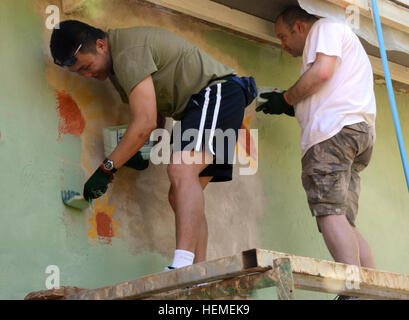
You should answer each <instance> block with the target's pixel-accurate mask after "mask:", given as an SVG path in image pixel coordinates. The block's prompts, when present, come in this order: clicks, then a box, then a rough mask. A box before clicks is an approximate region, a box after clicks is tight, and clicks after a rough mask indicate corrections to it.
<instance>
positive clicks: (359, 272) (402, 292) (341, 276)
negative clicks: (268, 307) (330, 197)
mask: <svg viewBox="0 0 409 320" xmlns="http://www.w3.org/2000/svg"><path fill="white" fill-rule="evenodd" d="M253 253H254V254H255V255H256V256H257V266H259V267H263V266H269V265H271V264H272V263H273V261H274V259H277V258H280V257H287V258H289V259H290V260H291V268H292V272H293V277H294V285H295V288H297V289H303V290H313V291H320V292H327V293H336V294H345V295H353V296H358V297H367V298H375V299H376V298H378V299H379V298H380V299H409V276H406V275H403V274H397V273H389V272H384V271H379V270H374V269H369V268H357V267H355V266H350V265H347V264H343V263H336V262H331V261H325V260H319V259H314V258H307V257H299V256H294V255H290V254H285V253H280V252H275V251H269V250H263V249H254V251H253ZM247 254H248V255H251V254H250V252H248V253H247Z"/></svg>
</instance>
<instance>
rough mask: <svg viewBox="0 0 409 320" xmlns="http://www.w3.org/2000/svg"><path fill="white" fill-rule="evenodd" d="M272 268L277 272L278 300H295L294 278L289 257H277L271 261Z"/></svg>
mask: <svg viewBox="0 0 409 320" xmlns="http://www.w3.org/2000/svg"><path fill="white" fill-rule="evenodd" d="M273 263H274V266H273V269H274V270H275V271H276V272H277V275H278V283H277V296H278V300H295V292H294V279H293V272H292V269H291V261H290V259H289V258H278V259H275V260H274V261H273Z"/></svg>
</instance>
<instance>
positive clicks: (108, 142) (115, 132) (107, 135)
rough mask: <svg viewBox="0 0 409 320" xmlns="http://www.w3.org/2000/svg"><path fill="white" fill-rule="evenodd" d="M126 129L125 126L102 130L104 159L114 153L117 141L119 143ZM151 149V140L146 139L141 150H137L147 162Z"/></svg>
mask: <svg viewBox="0 0 409 320" xmlns="http://www.w3.org/2000/svg"><path fill="white" fill-rule="evenodd" d="M127 129H128V126H127V125H122V126H114V127H105V128H104V129H103V133H104V154H105V157H108V156H109V155H110V154H111V153H112V151H114V149H115V148H116V146H117V145H118V143H119V141H121V139H122V137H123V136H124V134H125V132H126V130H127ZM152 147H153V141H152V140H151V139H148V140H147V141H146V142H145V145H144V146H143V147H142V148H141V149H139V151H141V154H142V158H143V159H144V160H148V159H149V158H150V153H151V149H152Z"/></svg>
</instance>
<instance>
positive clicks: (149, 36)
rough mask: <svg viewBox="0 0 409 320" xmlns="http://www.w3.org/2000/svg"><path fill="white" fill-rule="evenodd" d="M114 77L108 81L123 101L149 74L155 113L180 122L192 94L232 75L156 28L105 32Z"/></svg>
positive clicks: (172, 36) (195, 48)
mask: <svg viewBox="0 0 409 320" xmlns="http://www.w3.org/2000/svg"><path fill="white" fill-rule="evenodd" d="M108 41H109V46H110V51H111V56H112V61H113V69H114V74H113V75H111V76H110V79H111V81H112V83H113V85H114V86H115V88H116V89H117V90H118V92H119V94H120V96H121V98H122V100H123V101H124V102H125V103H129V99H128V97H129V95H130V93H131V91H132V89H133V88H134V87H135V86H136V85H137V84H138V83H140V82H141V81H142V80H144V79H145V78H146V77H148V76H149V75H152V80H153V84H154V86H155V94H156V102H157V109H158V112H159V113H160V114H161V115H163V116H165V117H172V118H173V119H175V120H180V119H181V117H182V113H183V110H184V109H185V108H186V105H187V103H188V101H189V99H190V97H191V96H192V95H193V94H196V93H198V92H200V90H202V89H203V88H205V87H206V86H207V85H208V83H209V82H210V81H212V80H214V79H217V78H221V77H224V76H227V75H231V74H235V72H234V70H232V69H230V68H228V67H226V66H224V65H223V64H221V63H219V62H218V61H216V60H215V59H213V58H212V57H210V56H209V55H207V54H206V53H204V52H203V51H201V50H200V49H198V48H197V47H196V46H194V45H192V44H191V43H189V42H188V41H186V40H184V39H182V38H181V37H179V36H177V35H176V34H174V33H172V32H169V31H167V30H164V29H161V28H157V27H134V28H127V29H113V30H109V31H108Z"/></svg>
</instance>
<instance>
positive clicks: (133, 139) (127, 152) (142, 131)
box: [108, 121, 155, 169]
mask: <svg viewBox="0 0 409 320" xmlns="http://www.w3.org/2000/svg"><path fill="white" fill-rule="evenodd" d="M154 129H155V127H153V126H149V125H147V124H146V123H145V124H144V123H141V122H140V121H133V122H131V124H130V125H129V127H128V129H127V130H126V132H125V134H124V136H123V137H122V139H121V141H120V142H119V144H118V145H117V147H116V148H115V150H114V151H113V152H112V153H111V154H110V155H109V156H108V159H110V160H112V161H113V162H114V165H115V168H116V169H119V168H121V167H122V166H123V165H124V164H125V163H126V162H127V161H128V160H129V159H131V158H132V157H133V156H134V155H135V154H136V153H137V152H138V150H139V149H140V148H142V147H143V145H144V144H145V142H146V140H148V139H149V137H150V135H151V133H152V131H153V130H154Z"/></svg>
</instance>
